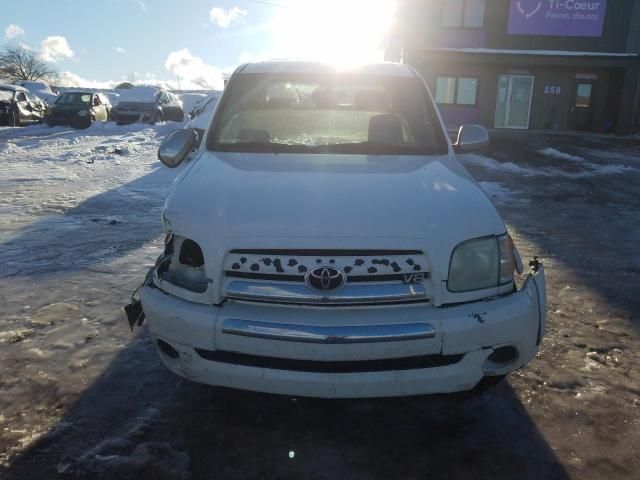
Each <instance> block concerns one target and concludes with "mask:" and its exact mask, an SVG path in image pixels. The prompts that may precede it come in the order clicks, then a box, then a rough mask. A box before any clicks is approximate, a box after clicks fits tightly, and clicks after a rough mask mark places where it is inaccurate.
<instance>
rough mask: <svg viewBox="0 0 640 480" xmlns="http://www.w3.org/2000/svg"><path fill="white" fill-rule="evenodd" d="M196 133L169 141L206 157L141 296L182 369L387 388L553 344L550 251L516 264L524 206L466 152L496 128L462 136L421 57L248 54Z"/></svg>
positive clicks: (466, 375) (181, 191)
mask: <svg viewBox="0 0 640 480" xmlns="http://www.w3.org/2000/svg"><path fill="white" fill-rule="evenodd" d="M194 140H195V134H194V132H193V131H192V130H190V129H182V130H175V131H173V132H171V133H170V134H169V135H168V136H167V138H166V139H165V141H164V142H163V144H162V146H161V147H160V150H159V152H158V155H159V158H160V159H161V160H162V161H163V163H165V164H166V165H168V166H170V167H175V166H177V165H178V164H180V163H181V162H183V161H185V158H188V159H189V160H188V163H187V165H186V166H185V167H184V170H183V171H182V172H181V174H180V175H179V177H178V178H177V180H176V182H175V185H174V187H173V190H172V192H171V194H170V196H169V198H168V199H167V201H166V205H165V208H164V212H163V215H162V221H163V224H164V228H165V230H166V232H167V236H166V246H165V251H164V253H163V254H162V255H161V256H160V258H159V259H158V261H157V262H156V265H155V266H154V268H153V269H152V270H151V271H150V272H149V274H148V275H147V279H146V281H145V283H144V285H143V287H142V289H141V294H140V297H141V302H142V307H143V309H144V313H145V314H146V318H147V319H148V325H149V330H150V332H151V335H152V337H153V340H154V342H155V343H156V345H157V347H158V350H159V352H160V356H161V358H162V360H163V361H164V363H165V364H166V365H167V367H168V368H169V369H171V370H172V371H173V372H175V373H177V374H178V375H181V376H183V377H186V378H188V379H190V380H193V381H196V382H202V383H207V384H211V385H219V386H225V387H232V388H238V389H245V390H254V391H262V392H271V393H278V394H286V395H294V396H312V397H387V396H400V395H416V394H425V393H440V392H455V391H461V390H468V389H472V388H474V387H475V386H476V385H477V384H479V383H483V382H487V383H492V382H491V381H496V380H498V379H500V378H502V377H503V376H504V375H506V374H507V373H509V372H511V371H513V370H516V369H518V368H521V367H522V366H524V365H525V364H527V363H528V362H529V361H531V360H532V359H533V358H534V356H535V354H536V352H537V351H538V348H539V346H540V342H541V340H542V337H543V335H544V331H545V322H546V296H545V281H544V269H543V268H542V265H540V264H539V262H537V261H534V262H532V269H531V272H530V273H529V274H527V276H526V278H524V279H523V280H524V281H523V282H516V275H517V274H520V273H522V262H521V261H520V257H519V255H518V253H517V250H516V249H515V246H514V244H513V242H512V240H511V237H510V236H509V235H508V233H507V231H506V228H505V225H504V222H503V221H502V220H501V218H500V216H499V215H498V213H497V212H496V210H495V208H494V207H493V205H492V204H491V202H490V201H489V199H488V198H487V196H486V195H485V194H484V193H483V191H482V190H481V189H480V187H479V186H478V184H477V183H476V182H475V180H474V179H473V178H472V177H471V176H470V174H469V173H468V172H467V171H466V170H465V169H464V168H463V167H462V165H461V164H460V163H459V162H458V160H457V159H456V152H460V151H469V150H473V149H474V148H478V147H481V146H483V145H486V143H487V142H488V134H487V131H486V130H485V129H484V128H482V127H480V126H477V125H468V126H464V127H461V129H460V131H459V134H458V139H457V142H456V143H455V144H453V145H452V144H451V142H450V141H449V139H448V137H447V135H446V134H445V129H444V127H443V124H442V120H441V119H440V117H439V114H438V112H437V110H436V108H435V106H434V103H433V100H432V97H431V95H430V93H429V90H428V88H427V86H426V84H425V82H424V80H423V79H422V78H421V77H420V76H419V75H418V74H417V73H416V71H415V70H413V69H412V68H410V67H408V66H406V65H400V64H386V63H385V64H373V65H365V66H361V67H357V68H356V67H354V68H351V69H349V70H339V69H337V68H335V67H332V66H329V65H325V64H319V63H312V62H265V63H255V64H248V65H244V66H242V67H239V68H238V69H237V70H236V71H235V73H234V74H233V76H232V77H231V79H230V81H229V84H228V86H227V88H226V89H225V91H224V93H223V95H222V97H221V99H220V102H219V103H218V106H217V107H216V110H215V112H214V115H213V118H212V120H211V122H210V125H209V127H208V129H207V130H206V132H205V134H204V139H203V141H202V142H201V143H200V145H199V146H198V147H197V151H195V152H193V148H194V147H193V145H194ZM516 284H518V285H520V288H519V289H518V288H517V286H516ZM136 318H137V320H139V321H140V320H143V319H144V315H139V316H138V315H136ZM136 318H134V319H133V320H134V321H135V320H136ZM130 322H131V318H130ZM139 323H140V322H139Z"/></svg>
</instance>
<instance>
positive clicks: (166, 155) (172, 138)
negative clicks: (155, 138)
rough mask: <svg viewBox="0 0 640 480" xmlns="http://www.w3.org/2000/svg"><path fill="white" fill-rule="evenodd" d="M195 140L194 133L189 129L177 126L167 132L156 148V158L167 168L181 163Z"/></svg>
mask: <svg viewBox="0 0 640 480" xmlns="http://www.w3.org/2000/svg"><path fill="white" fill-rule="evenodd" d="M195 142H196V134H195V132H194V131H193V130H191V129H184V128H179V129H177V130H173V131H171V132H169V134H168V135H167V136H166V137H165V138H164V140H163V141H162V144H161V145H160V148H159V149H158V159H159V160H160V161H161V162H162V163H164V164H165V165H166V166H167V167H169V168H176V167H177V166H178V165H180V164H181V163H182V161H183V160H184V159H185V157H186V156H187V154H188V153H189V152H190V151H191V149H192V148H193V146H194V145H195Z"/></svg>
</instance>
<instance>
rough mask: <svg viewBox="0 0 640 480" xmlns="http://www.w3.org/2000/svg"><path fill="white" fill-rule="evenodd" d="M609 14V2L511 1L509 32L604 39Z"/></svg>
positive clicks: (588, 0) (594, 0) (565, 0)
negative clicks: (602, 37) (603, 29)
mask: <svg viewBox="0 0 640 480" xmlns="http://www.w3.org/2000/svg"><path fill="white" fill-rule="evenodd" d="M606 11H607V0H511V6H510V9H509V28H508V32H509V33H510V34H514V35H557V36H560V37H600V36H601V35H602V26H603V25H604V16H605V13H606Z"/></svg>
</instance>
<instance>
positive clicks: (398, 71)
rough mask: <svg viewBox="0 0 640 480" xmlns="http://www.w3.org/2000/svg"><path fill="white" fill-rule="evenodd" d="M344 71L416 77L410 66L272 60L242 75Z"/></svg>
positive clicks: (250, 67)
mask: <svg viewBox="0 0 640 480" xmlns="http://www.w3.org/2000/svg"><path fill="white" fill-rule="evenodd" d="M343 71H344V72H352V73H359V74H366V75H385V76H396V77H413V76H415V73H414V71H413V69H412V68H411V67H409V66H408V65H404V64H401V63H392V62H380V63H367V64H361V65H353V66H348V67H345V66H342V65H334V64H331V63H324V62H312V61H298V60H270V61H267V62H256V63H249V64H246V65H245V66H244V68H243V69H242V73H333V72H343Z"/></svg>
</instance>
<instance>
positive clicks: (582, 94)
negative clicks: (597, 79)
mask: <svg viewBox="0 0 640 480" xmlns="http://www.w3.org/2000/svg"><path fill="white" fill-rule="evenodd" d="M592 89H593V85H591V84H590V83H579V84H578V85H577V87H576V108H589V107H591V90H592Z"/></svg>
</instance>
